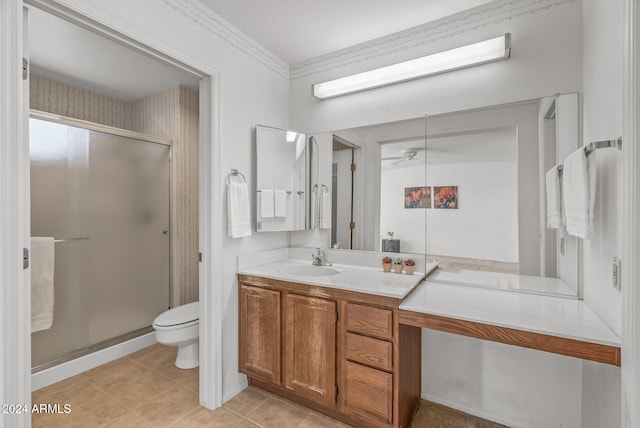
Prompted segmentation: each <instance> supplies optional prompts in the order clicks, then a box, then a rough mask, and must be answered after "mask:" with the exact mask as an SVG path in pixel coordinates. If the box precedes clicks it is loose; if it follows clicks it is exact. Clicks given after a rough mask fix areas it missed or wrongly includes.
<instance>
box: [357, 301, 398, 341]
mask: <svg viewBox="0 0 640 428" xmlns="http://www.w3.org/2000/svg"><path fill="white" fill-rule="evenodd" d="M345 309H346V327H347V331H350V332H353V333H360V334H364V335H367V336H373V337H378V338H381V339H389V340H391V339H392V338H393V311H391V310H389V309H380V308H374V307H371V306H363V305H358V304H355V303H347V304H346V305H345Z"/></svg>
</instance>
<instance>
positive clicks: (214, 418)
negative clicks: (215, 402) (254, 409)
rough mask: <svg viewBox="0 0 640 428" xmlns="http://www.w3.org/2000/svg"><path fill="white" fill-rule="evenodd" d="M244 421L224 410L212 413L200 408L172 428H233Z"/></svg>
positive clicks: (220, 409)
mask: <svg viewBox="0 0 640 428" xmlns="http://www.w3.org/2000/svg"><path fill="white" fill-rule="evenodd" d="M243 420H244V419H242V418H241V417H240V416H238V415H236V414H235V413H232V412H230V411H228V410H226V409H223V408H219V409H216V410H214V411H211V410H209V409H205V408H204V407H198V408H197V409H195V410H194V411H192V412H191V413H189V414H188V415H187V416H185V417H184V418H182V419H180V420H178V421H177V422H175V423H174V424H173V425H172V426H174V427H180V428H183V427H185V428H187V427H188V428H204V427H207V428H232V427H235V426H236V425H238V424H239V423H240V422H242V421H243Z"/></svg>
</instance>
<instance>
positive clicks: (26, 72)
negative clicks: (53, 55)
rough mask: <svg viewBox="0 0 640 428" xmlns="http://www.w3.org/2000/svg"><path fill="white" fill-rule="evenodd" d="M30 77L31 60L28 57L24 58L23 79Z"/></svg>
mask: <svg viewBox="0 0 640 428" xmlns="http://www.w3.org/2000/svg"><path fill="white" fill-rule="evenodd" d="M28 78H29V61H28V60H27V59H26V58H22V80H27V79H28Z"/></svg>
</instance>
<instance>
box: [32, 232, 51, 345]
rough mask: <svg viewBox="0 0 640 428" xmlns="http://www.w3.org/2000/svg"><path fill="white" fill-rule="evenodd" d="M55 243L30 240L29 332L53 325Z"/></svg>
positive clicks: (38, 239) (43, 239)
mask: <svg viewBox="0 0 640 428" xmlns="http://www.w3.org/2000/svg"><path fill="white" fill-rule="evenodd" d="M54 264H55V242H54V239H53V238H50V237H48V238H31V332H32V333H33V332H36V331H41V330H47V329H49V328H51V326H52V325H53V305H54V288H53V273H54V270H53V268H54Z"/></svg>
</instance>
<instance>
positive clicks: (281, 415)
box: [247, 398, 310, 428]
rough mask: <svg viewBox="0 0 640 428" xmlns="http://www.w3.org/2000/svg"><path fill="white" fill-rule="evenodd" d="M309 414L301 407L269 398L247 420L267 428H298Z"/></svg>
mask: <svg viewBox="0 0 640 428" xmlns="http://www.w3.org/2000/svg"><path fill="white" fill-rule="evenodd" d="M309 414H310V413H309V412H308V411H306V410H304V409H303V408H301V407H298V406H296V405H293V404H291V403H289V402H286V401H283V400H279V399H277V398H269V399H268V400H267V401H265V402H264V403H263V404H261V405H260V406H259V407H258V408H257V409H256V410H254V411H253V412H251V413H250V414H249V416H247V419H248V420H250V421H251V422H253V423H255V424H258V425H260V426H262V427H265V428H281V427H298V426H300V424H301V423H302V421H304V420H305V419H306V418H307V417H308V416H309Z"/></svg>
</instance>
